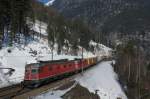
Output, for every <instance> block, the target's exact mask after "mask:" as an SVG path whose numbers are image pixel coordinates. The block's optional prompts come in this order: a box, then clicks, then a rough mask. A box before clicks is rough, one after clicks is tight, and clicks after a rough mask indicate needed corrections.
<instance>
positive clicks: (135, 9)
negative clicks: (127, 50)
mask: <svg viewBox="0 0 150 99" xmlns="http://www.w3.org/2000/svg"><path fill="white" fill-rule="evenodd" d="M52 6H53V7H54V8H56V9H57V10H58V11H59V12H60V13H61V14H63V15H64V16H65V17H67V18H71V19H74V18H81V19H83V20H84V21H85V23H87V24H89V25H90V26H91V27H93V28H94V31H96V32H99V33H101V34H100V35H101V37H102V36H103V37H102V38H101V40H102V42H104V43H111V44H113V43H114V42H115V41H118V40H119V41H120V40H122V38H123V41H122V42H124V41H128V40H132V39H136V38H137V39H136V42H137V43H140V44H141V46H142V47H143V48H146V47H147V46H148V45H149V44H150V24H149V22H150V14H149V12H148V11H149V10H150V1H148V0H56V1H55V2H54V3H53V5H52ZM96 35H97V34H96ZM135 36H136V38H135ZM146 49H150V48H146ZM147 52H148V51H147Z"/></svg>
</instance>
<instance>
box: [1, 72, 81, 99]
mask: <svg viewBox="0 0 150 99" xmlns="http://www.w3.org/2000/svg"><path fill="white" fill-rule="evenodd" d="M77 75H79V74H76V75H73V76H70V77H68V78H64V79H62V80H57V81H54V82H51V83H49V84H46V85H43V86H41V87H39V88H35V89H30V88H23V86H21V84H17V85H13V86H9V87H5V88H1V89H0V99H28V98H29V97H33V96H36V95H38V94H41V93H43V92H45V91H48V90H50V89H53V88H56V87H58V86H61V85H63V84H65V83H69V82H70V81H72V80H73V79H74V78H75V77H76V76H77Z"/></svg>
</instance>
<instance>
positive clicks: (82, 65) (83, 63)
mask: <svg viewBox="0 0 150 99" xmlns="http://www.w3.org/2000/svg"><path fill="white" fill-rule="evenodd" d="M83 65H84V60H83V47H82V75H83Z"/></svg>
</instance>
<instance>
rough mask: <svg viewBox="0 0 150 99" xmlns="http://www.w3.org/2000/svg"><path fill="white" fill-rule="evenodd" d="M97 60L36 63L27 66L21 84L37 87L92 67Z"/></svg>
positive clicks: (63, 60) (96, 58)
mask: <svg viewBox="0 0 150 99" xmlns="http://www.w3.org/2000/svg"><path fill="white" fill-rule="evenodd" d="M99 60H100V59H98V57H91V58H84V59H74V60H67V59H62V60H56V61H39V62H38V63H33V64H27V65H26V67H25V76H24V82H23V84H24V86H32V87H39V86H41V85H43V84H45V83H49V82H51V81H54V80H57V79H60V78H64V77H66V76H67V75H71V74H74V73H77V72H80V71H82V70H84V69H87V68H89V67H92V66H93V65H96V64H97V63H98V62H99Z"/></svg>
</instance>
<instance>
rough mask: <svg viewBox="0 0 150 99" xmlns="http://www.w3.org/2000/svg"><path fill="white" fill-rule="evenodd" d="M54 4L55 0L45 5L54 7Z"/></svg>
mask: <svg viewBox="0 0 150 99" xmlns="http://www.w3.org/2000/svg"><path fill="white" fill-rule="evenodd" d="M54 2H55V0H50V1H49V2H47V3H46V4H45V5H46V6H50V5H53V3H54Z"/></svg>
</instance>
